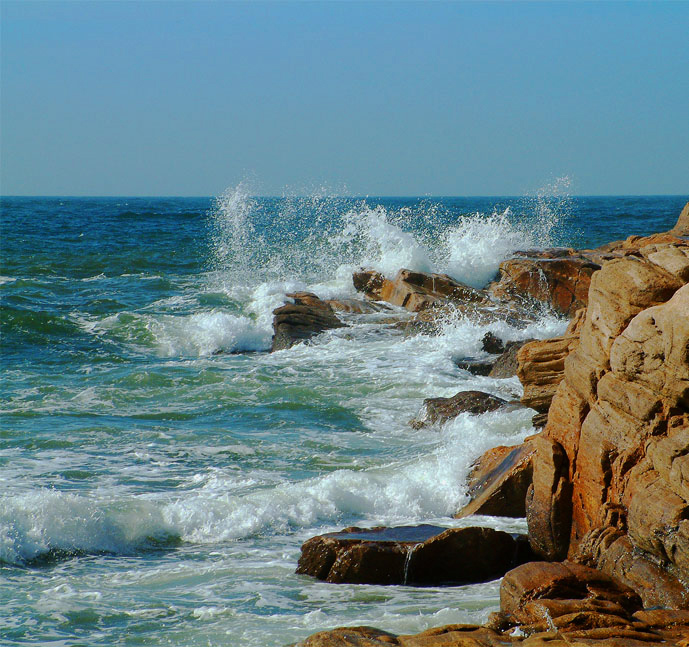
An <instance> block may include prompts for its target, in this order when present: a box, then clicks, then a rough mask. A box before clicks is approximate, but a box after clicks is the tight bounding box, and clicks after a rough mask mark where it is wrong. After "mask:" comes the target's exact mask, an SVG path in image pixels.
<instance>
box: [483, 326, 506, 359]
mask: <svg viewBox="0 0 689 647" xmlns="http://www.w3.org/2000/svg"><path fill="white" fill-rule="evenodd" d="M481 347H482V348H483V350H484V351H486V353H492V354H493V355H499V354H501V353H504V352H505V344H504V342H503V341H502V339H500V338H499V337H496V336H495V335H494V334H493V333H492V332H490V331H488V332H487V333H486V334H485V335H483V339H482V340H481Z"/></svg>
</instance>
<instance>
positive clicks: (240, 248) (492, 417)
mask: <svg viewBox="0 0 689 647" xmlns="http://www.w3.org/2000/svg"><path fill="white" fill-rule="evenodd" d="M686 201H687V197H686V196H653V197H633V196H620V197H571V196H537V197H530V198H523V197H522V198H520V197H517V198H512V197H497V198H365V199H364V198H362V199H356V198H332V197H331V198H324V197H320V196H316V197H308V198H253V197H251V196H249V195H247V194H246V193H245V192H244V191H243V189H242V187H239V188H237V189H233V190H230V191H228V192H227V193H226V194H225V195H223V196H221V197H219V198H217V199H208V198H204V199H200V198H124V197H123V198H12V197H6V198H3V199H2V231H1V246H2V259H1V266H0V275H1V276H0V298H1V311H0V314H1V326H2V327H1V334H2V337H1V342H0V343H1V355H0V360H1V362H2V387H1V389H0V398H1V404H0V407H1V416H0V425H1V426H0V644H2V645H26V644H40V645H50V646H58V645H59V646H67V645H69V646H77V645H84V646H86V645H88V646H89V647H94V646H100V645H102V646H108V647H110V646H112V645H179V646H185V647H191V646H196V645H198V646H201V645H203V646H208V645H218V646H220V645H223V646H240V645H241V646H249V647H252V646H255V647H282V646H284V645H287V644H290V643H293V642H296V641H297V640H299V639H301V638H304V637H305V636H307V635H309V634H311V633H313V632H315V631H318V630H322V629H327V628H331V627H335V626H339V625H345V624H357V625H373V626H377V627H380V628H382V629H386V630H388V631H392V632H402V633H412V632H417V631H421V630H423V629H425V628H427V627H430V626H435V625H439V624H446V623H452V622H481V621H484V620H485V619H486V617H487V615H488V613H489V612H490V611H493V610H495V609H496V608H497V605H498V588H499V585H498V582H489V583H485V584H479V585H474V586H460V587H451V588H445V589H438V588H411V587H403V586H402V587H379V586H350V585H330V584H325V583H323V582H318V581H315V580H312V579H310V578H308V577H305V576H297V575H294V569H295V567H296V563H297V559H298V557H299V548H300V545H301V543H302V542H304V541H305V540H306V539H308V538H309V537H311V536H313V535H316V534H319V533H322V532H325V531H332V530H336V529H339V528H342V527H345V526H350V525H360V526H370V525H380V524H416V523H421V522H431V523H436V524H439V525H443V526H448V527H450V526H456V525H459V524H460V523H466V522H459V521H456V520H453V519H452V518H451V515H452V514H453V513H454V512H455V511H456V510H457V509H458V508H459V507H460V506H461V505H462V503H463V502H464V501H465V500H466V491H465V487H464V478H465V476H466V474H467V470H468V468H469V466H470V464H471V462H472V461H473V460H474V459H475V458H476V457H477V456H479V455H480V454H481V453H482V452H483V451H484V450H486V449H487V448H489V447H491V446H494V445H497V444H514V443H518V442H519V441H520V440H521V439H522V438H524V437H525V436H526V435H529V434H530V433H532V431H533V429H532V427H531V416H532V413H533V412H531V411H530V410H521V411H520V410H516V411H510V412H508V413H502V412H495V413H487V414H485V415H482V416H469V415H461V416H459V417H458V418H457V419H455V420H454V421H452V422H450V423H448V424H446V425H445V426H444V427H443V428H442V429H436V428H431V429H425V430H412V429H411V428H410V427H409V426H408V421H409V419H410V418H412V417H414V416H415V415H416V414H417V412H418V410H419V408H420V406H421V403H422V401H423V399H424V398H426V397H432V396H450V395H453V394H454V393H456V392H457V391H460V390H465V389H479V390H484V391H489V392H491V393H494V394H496V395H500V396H503V397H506V398H515V397H518V396H519V395H520V392H521V387H520V384H519V382H518V380H517V379H516V378H511V379H507V380H495V379H491V378H487V377H475V376H473V375H470V374H469V373H467V372H465V371H463V370H462V369H460V368H458V367H457V365H456V363H455V361H456V360H458V359H461V358H464V357H481V356H483V355H485V353H483V351H482V350H481V338H482V337H483V335H484V334H485V333H486V332H487V331H488V330H491V331H493V332H494V333H495V334H497V335H498V336H500V337H502V338H503V339H505V340H512V339H524V338H528V337H541V338H544V337H549V336H552V335H555V334H559V333H560V332H561V331H562V330H563V329H564V327H565V325H566V324H565V322H564V321H563V320H561V319H560V318H558V317H557V316H555V315H554V314H552V313H550V312H547V311H545V310H543V309H540V310H539V311H538V313H537V317H536V319H535V321H534V323H532V324H530V325H529V326H528V327H527V328H523V329H520V328H516V327H514V323H513V322H512V323H510V322H508V321H502V320H499V321H496V322H493V323H491V324H485V323H484V324H480V323H478V322H476V321H472V320H470V319H467V318H463V317H460V316H458V317H456V318H450V319H448V321H447V322H446V324H445V325H444V327H443V330H442V332H441V334H439V335H436V336H428V335H417V336H405V334H404V333H403V332H402V331H400V330H397V329H394V328H392V327H390V326H384V325H381V324H377V323H376V315H366V316H361V315H360V316H352V315H350V316H349V319H348V321H349V323H351V324H352V325H351V327H348V328H343V329H338V330H335V331H331V332H328V333H325V334H323V335H322V336H320V337H319V338H317V339H315V340H314V341H313V343H311V344H309V345H301V346H296V347H294V348H292V349H290V350H285V351H280V352H277V353H273V354H269V353H267V352H266V351H267V350H268V349H269V347H270V340H271V334H272V330H271V322H272V314H271V313H272V310H273V309H274V308H276V307H278V306H279V305H281V304H282V303H284V302H285V296H284V295H285V293H286V292H289V291H294V290H310V291H313V292H315V293H317V294H318V295H319V296H321V297H324V298H325V297H348V296H353V295H354V291H353V287H352V283H351V273H352V271H353V270H355V269H357V268H359V267H362V266H364V267H373V268H376V269H378V270H380V271H383V272H385V273H388V274H391V275H392V274H394V273H395V272H396V271H397V270H398V269H399V268H401V267H407V268H412V269H418V270H432V271H439V272H446V273H448V274H450V275H452V276H453V277H455V278H457V279H458V280H460V281H464V282H466V283H469V284H471V285H473V286H476V287H481V286H483V285H485V284H486V283H487V282H488V281H490V280H491V279H492V278H493V276H494V275H495V273H496V270H497V267H498V264H499V262H500V261H501V260H503V259H504V258H507V257H509V256H510V254H511V253H512V252H513V251H515V250H517V249H523V248H527V247H545V246H574V247H592V246H597V245H600V244H602V243H605V242H608V241H610V240H615V239H620V238H625V237H627V236H628V235H630V234H649V233H652V232H656V231H663V230H667V229H669V228H670V227H672V225H673V224H674V222H675V220H676V218H677V216H678V214H679V212H680V210H681V208H682V206H683V205H684V203H685V202H686ZM476 522H478V523H482V524H484V525H490V526H493V527H496V528H505V529H509V530H515V531H519V530H523V529H524V528H525V523H524V521H523V520H505V519H498V518H490V517H482V518H479V519H478V520H474V523H476Z"/></svg>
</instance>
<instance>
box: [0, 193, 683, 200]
mask: <svg viewBox="0 0 689 647" xmlns="http://www.w3.org/2000/svg"><path fill="white" fill-rule="evenodd" d="M221 196H222V194H220V195H182V194H175V195H173V194H170V195H164V194H160V195H144V194H141V195H126V194H114V193H113V194H102V195H96V194H93V195H87V194H83V195H82V194H64V195H59V194H55V195H48V194H45V195H42V194H8V195H0V200H5V199H8V198H34V199H39V198H41V199H56V200H59V199H74V198H78V199H87V200H88V199H91V200H94V199H105V198H107V199H115V198H127V199H129V198H131V199H146V198H148V199H150V198H157V199H161V198H169V199H190V200H191V199H195V200H215V199H217V198H219V197H221ZM685 196H686V197H688V198H689V193H579V194H568V193H563V194H558V193H553V194H544V195H537V194H528V193H522V194H493V195H489V194H471V195H470V194H465V195H460V194H455V195H451V194H397V195H394V194H379V195H374V194H366V195H363V194H362V195H354V194H351V195H346V194H342V195H340V194H335V195H325V196H322V197H323V198H337V199H350V200H367V199H386V198H387V199H391V198H405V199H411V198H415V199H420V198H427V199H447V198H680V197H685ZM249 197H250V198H259V199H270V200H291V199H295V198H314V195H312V194H308V193H304V194H298V195H269V194H264V195H259V194H256V195H249Z"/></svg>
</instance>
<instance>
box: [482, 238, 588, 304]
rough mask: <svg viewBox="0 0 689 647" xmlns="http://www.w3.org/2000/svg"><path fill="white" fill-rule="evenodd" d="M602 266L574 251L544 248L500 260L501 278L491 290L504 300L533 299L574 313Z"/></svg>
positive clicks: (584, 302) (491, 292)
mask: <svg viewBox="0 0 689 647" xmlns="http://www.w3.org/2000/svg"><path fill="white" fill-rule="evenodd" d="M598 269H600V265H598V264H597V263H594V262H593V261H592V260H590V258H587V257H585V256H583V255H581V254H577V253H575V252H574V251H573V250H565V252H562V251H558V250H544V251H543V252H540V253H532V255H531V256H530V257H529V258H513V259H509V260H506V261H503V262H502V263H500V278H499V280H498V281H496V282H494V283H492V284H491V285H490V286H488V289H487V291H488V293H489V294H491V295H492V296H493V297H494V298H497V299H501V300H512V299H525V298H526V299H534V300H536V301H541V302H543V303H547V304H548V305H550V306H551V307H552V308H553V309H554V310H556V311H557V312H561V313H562V314H566V315H573V314H574V313H575V312H576V311H577V310H578V309H580V308H582V307H585V306H586V304H587V301H588V298H587V296H588V290H589V285H590V282H591V276H592V275H593V273H594V272H595V271H596V270H598Z"/></svg>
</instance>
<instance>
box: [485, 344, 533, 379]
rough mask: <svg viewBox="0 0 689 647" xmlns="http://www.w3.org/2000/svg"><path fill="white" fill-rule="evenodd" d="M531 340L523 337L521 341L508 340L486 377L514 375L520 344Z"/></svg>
mask: <svg viewBox="0 0 689 647" xmlns="http://www.w3.org/2000/svg"><path fill="white" fill-rule="evenodd" d="M532 341H534V340H533V339H524V340H521V341H508V342H507V343H506V344H505V350H504V351H503V352H502V354H501V355H500V357H498V359H497V360H495V362H494V363H493V367H492V368H491V370H490V372H489V373H488V377H497V378H505V377H512V376H514V375H516V374H517V367H518V366H519V362H518V361H517V353H518V352H519V349H520V348H521V347H522V346H524V345H525V344H528V343H529V342H532Z"/></svg>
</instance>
